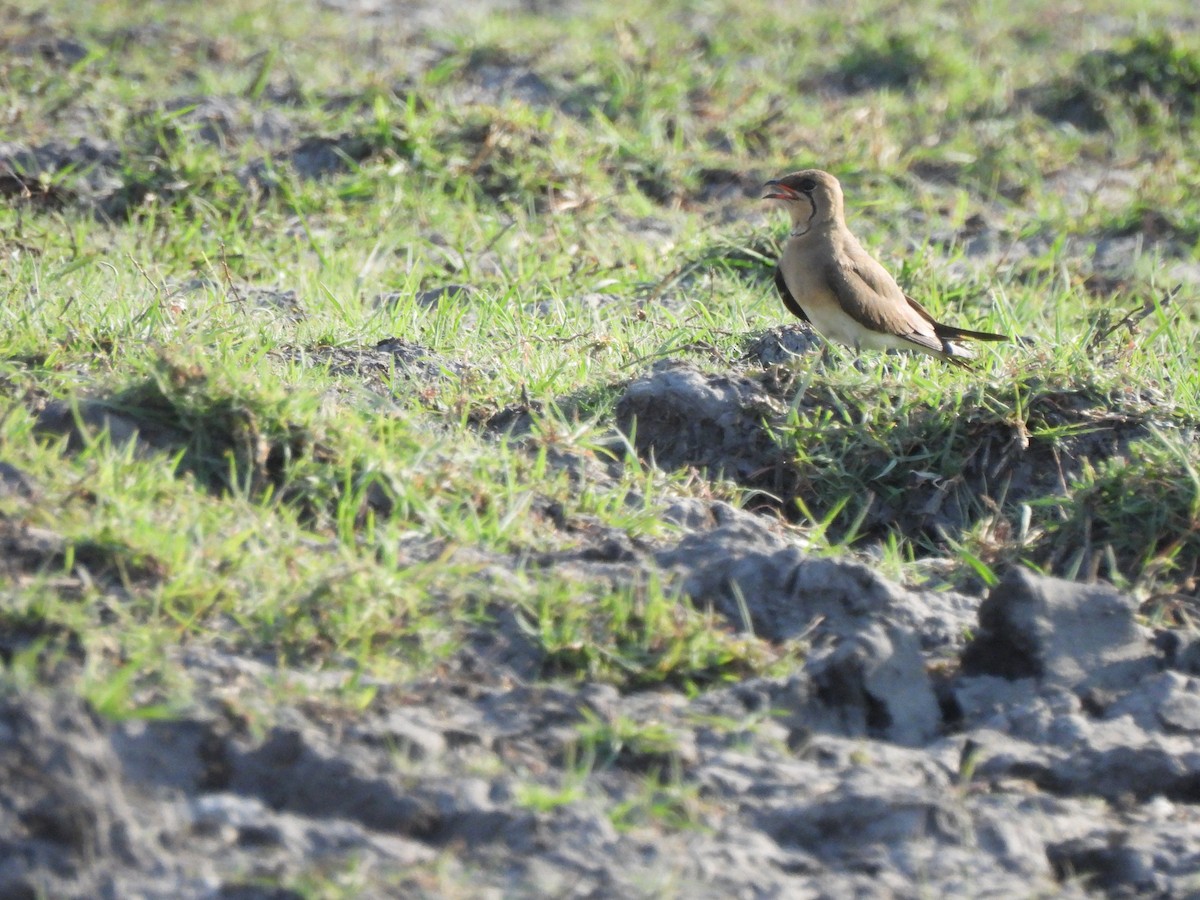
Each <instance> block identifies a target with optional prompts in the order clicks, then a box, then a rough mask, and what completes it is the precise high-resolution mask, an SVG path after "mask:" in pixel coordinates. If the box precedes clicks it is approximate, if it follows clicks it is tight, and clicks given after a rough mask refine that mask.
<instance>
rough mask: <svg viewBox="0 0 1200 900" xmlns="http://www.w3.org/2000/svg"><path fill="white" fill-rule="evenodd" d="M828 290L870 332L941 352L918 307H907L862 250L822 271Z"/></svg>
mask: <svg viewBox="0 0 1200 900" xmlns="http://www.w3.org/2000/svg"><path fill="white" fill-rule="evenodd" d="M825 277H826V280H827V281H828V283H829V287H830V289H831V290H832V291H833V292H834V293H835V294H836V295H837V299H838V302H839V303H840V304H841V307H842V309H843V310H845V312H846V314H847V315H848V316H850V317H851V318H852V319H854V320H855V321H856V322H858V323H859V324H860V325H862V326H864V327H865V328H869V329H870V330H871V331H878V332H882V333H883V334H894V335H896V336H897V337H900V338H903V339H904V340H907V341H911V342H912V343H914V344H917V345H919V346H921V347H925V348H926V349H929V350H932V351H934V352H935V353H943V352H945V348H944V345H943V343H942V339H941V338H939V337H938V335H937V331H936V329H935V325H936V324H937V323H935V322H934V321H933V319H932V318H931V317H930V316H929V313H927V312H925V310H923V309H921V307H919V306H917V307H915V308H914V307H913V306H910V305H909V302H908V298H907V297H905V296H904V292H903V291H902V290H900V286H899V285H898V284H896V282H895V279H893V278H892V276H891V275H889V274H888V272H887V270H886V269H885V268H884V267H883V266H881V265H880V264H879V263H877V262H876V261H875V260H874V259H872V258H871V257H870V256H868V255H867V253H866V251H865V250H861V249H860V250H859V252H858V253H856V254H854V255H851V254H849V253H839V254H838V255H837V257H836V258H835V259H833V260H831V261H830V262H829V264H828V265H827V266H826V268H825Z"/></svg>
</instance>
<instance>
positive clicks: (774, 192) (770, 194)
mask: <svg viewBox="0 0 1200 900" xmlns="http://www.w3.org/2000/svg"><path fill="white" fill-rule="evenodd" d="M763 188H764V190H766V191H767V193H766V194H765V195H764V196H763V199H764V200H799V199H800V192H799V191H795V190H793V189H792V188H790V187H788V186H787V185H786V184H784V183H783V182H780V181H768V182H767V183H766V184H765V185H763Z"/></svg>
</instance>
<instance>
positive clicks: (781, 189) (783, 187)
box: [763, 169, 842, 234]
mask: <svg viewBox="0 0 1200 900" xmlns="http://www.w3.org/2000/svg"><path fill="white" fill-rule="evenodd" d="M765 187H766V190H767V193H766V195H765V196H764V197H763V199H764V200H782V201H783V202H785V203H786V204H787V205H788V206H787V209H788V213H790V214H791V217H792V234H805V233H806V232H808V231H811V230H812V229H813V228H816V227H818V226H820V225H826V224H830V223H833V222H838V221H840V220H841V218H842V186H841V185H840V184H838V180H837V179H836V178H834V177H833V176H832V175H830V174H829V173H828V172H822V171H821V170H820V169H804V170H803V171H800V172H793V173H792V174H791V175H784V176H783V177H782V178H777V179H775V180H774V181H768V182H767V183H766V185H765Z"/></svg>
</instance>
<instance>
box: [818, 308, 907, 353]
mask: <svg viewBox="0 0 1200 900" xmlns="http://www.w3.org/2000/svg"><path fill="white" fill-rule="evenodd" d="M809 306H810V307H811V308H809V307H805V306H804V304H803V301H801V308H803V309H804V312H805V313H807V314H808V317H809V319H811V320H812V324H813V327H814V328H816V329H817V331H819V332H820V333H821V336H822V337H824V338H827V339H829V340H831V341H837V342H838V343H839V344H845V345H846V346H847V347H850V348H852V349H855V350H924V349H925V348H923V347H921V346H920V345H918V344H914V343H913V342H912V341H906V340H904V338H901V337H897V336H896V335H894V334H884V333H882V332H879V331H871V330H870V329H868V328H866V327H864V326H863V325H862V324H861V323H859V322H857V321H856V320H854V319H852V318H851V317H850V316H848V315H847V314H846V313H844V312H843V311H842V308H841V307H840V306H834V305H832V304H824V303H822V304H809Z"/></svg>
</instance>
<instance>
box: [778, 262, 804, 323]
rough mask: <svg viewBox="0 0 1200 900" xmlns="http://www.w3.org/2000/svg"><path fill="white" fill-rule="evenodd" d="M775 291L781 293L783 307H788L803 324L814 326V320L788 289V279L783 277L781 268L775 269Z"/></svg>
mask: <svg viewBox="0 0 1200 900" xmlns="http://www.w3.org/2000/svg"><path fill="white" fill-rule="evenodd" d="M775 289H776V290H778V291H779V299H780V300H782V301H783V305H784V306H786V307H787V311H788V312H790V313H791V314H792V315H793V316H795V317H796V318H798V319H800V320H801V321H803V322H808V323H809V324H812V320H811V319H809V317H808V315H807V314H806V313H805V312H804V309H803V308H802V307H801V306H800V304H799V303H797V302H796V298H795V297H793V296H792V292H791V291H790V290H789V289H788V286H787V279H785V278H784V277H783V269H781V268H779V266H776V267H775Z"/></svg>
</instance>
